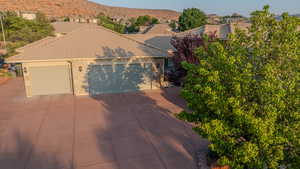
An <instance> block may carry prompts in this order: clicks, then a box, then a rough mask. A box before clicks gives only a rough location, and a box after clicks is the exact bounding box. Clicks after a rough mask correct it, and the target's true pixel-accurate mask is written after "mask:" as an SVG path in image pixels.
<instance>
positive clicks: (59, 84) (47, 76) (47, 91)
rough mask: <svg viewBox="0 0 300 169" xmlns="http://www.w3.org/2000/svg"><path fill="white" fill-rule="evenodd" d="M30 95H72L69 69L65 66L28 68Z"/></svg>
mask: <svg viewBox="0 0 300 169" xmlns="http://www.w3.org/2000/svg"><path fill="white" fill-rule="evenodd" d="M29 71H30V78H31V80H30V81H31V92H32V95H52V94H70V93H72V86H71V79H70V69H69V67H68V66H67V65H58V66H41V67H30V68H29Z"/></svg>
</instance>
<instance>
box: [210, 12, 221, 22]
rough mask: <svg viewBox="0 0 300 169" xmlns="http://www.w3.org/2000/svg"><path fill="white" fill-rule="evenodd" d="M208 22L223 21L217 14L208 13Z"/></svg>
mask: <svg viewBox="0 0 300 169" xmlns="http://www.w3.org/2000/svg"><path fill="white" fill-rule="evenodd" d="M207 22H208V23H209V24H219V23H220V22H221V17H220V16H218V15H216V14H209V15H207Z"/></svg>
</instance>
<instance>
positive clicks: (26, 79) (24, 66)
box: [22, 62, 72, 97]
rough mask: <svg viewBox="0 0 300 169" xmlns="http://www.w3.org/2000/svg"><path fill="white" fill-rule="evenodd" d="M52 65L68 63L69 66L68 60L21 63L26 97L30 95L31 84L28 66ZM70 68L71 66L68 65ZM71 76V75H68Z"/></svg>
mask: <svg viewBox="0 0 300 169" xmlns="http://www.w3.org/2000/svg"><path fill="white" fill-rule="evenodd" d="M54 65H68V66H71V65H70V63H68V62H34V63H23V64H22V71H23V77H24V84H25V91H26V96H27V97H32V90H31V87H32V84H31V76H30V71H29V69H30V67H40V66H54ZM70 68H71V67H70ZM70 77H72V76H70ZM71 84H72V82H71Z"/></svg>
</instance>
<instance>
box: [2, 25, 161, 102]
mask: <svg viewBox="0 0 300 169" xmlns="http://www.w3.org/2000/svg"><path fill="white" fill-rule="evenodd" d="M66 24H67V23H66ZM18 51H19V52H20V53H19V54H18V55H16V56H12V57H10V58H9V59H7V60H6V62H8V63H21V64H22V69H23V76H24V83H25V89H26V94H27V96H28V97H31V96H37V95H52V94H74V95H97V94H102V93H120V92H129V91H139V90H151V89H158V88H160V87H161V82H162V79H163V78H162V75H163V73H164V61H165V58H166V56H167V53H166V52H165V51H163V50H161V49H158V48H156V47H153V46H151V45H148V44H144V43H141V42H138V41H136V40H134V39H131V38H128V37H125V36H123V35H120V34H117V33H114V32H112V31H110V30H107V29H105V28H102V27H99V26H96V25H91V24H86V25H84V26H81V27H79V28H78V29H75V30H72V31H70V32H69V33H67V34H66V35H64V36H61V37H53V38H47V39H43V40H41V41H38V42H35V43H33V44H30V45H28V46H26V47H23V48H21V49H19V50H18Z"/></svg>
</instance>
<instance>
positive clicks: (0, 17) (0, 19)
mask: <svg viewBox="0 0 300 169" xmlns="http://www.w3.org/2000/svg"><path fill="white" fill-rule="evenodd" d="M0 22H1V30H2V36H3V42H4V48H5V50H6V38H5V30H4V26H3V15H2V14H0Z"/></svg>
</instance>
